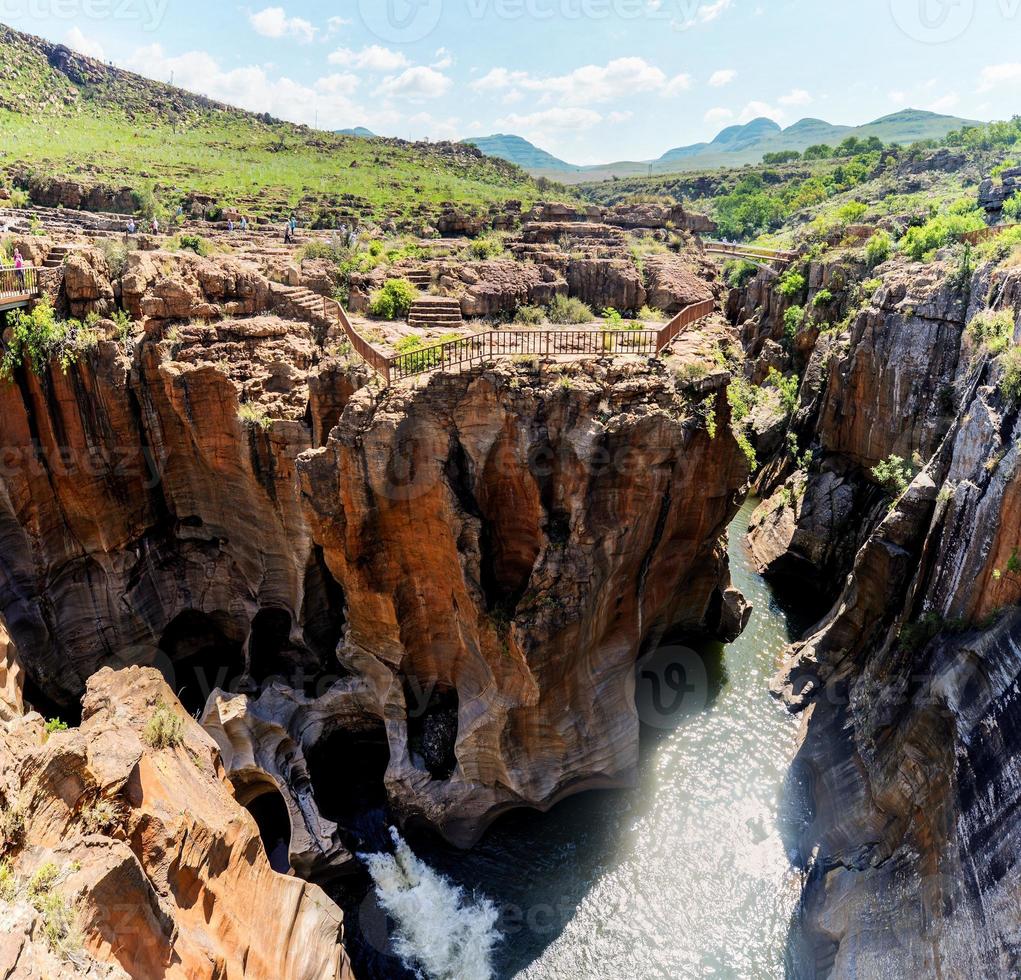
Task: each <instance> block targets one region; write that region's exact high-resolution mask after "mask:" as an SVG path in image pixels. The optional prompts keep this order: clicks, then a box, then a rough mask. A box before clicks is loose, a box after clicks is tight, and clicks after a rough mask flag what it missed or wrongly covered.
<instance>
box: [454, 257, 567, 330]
mask: <svg viewBox="0 0 1021 980" xmlns="http://www.w3.org/2000/svg"><path fill="white" fill-rule="evenodd" d="M438 275H439V286H440V289H441V290H442V291H443V292H444V293H447V294H449V295H452V296H456V297H457V298H458V299H459V300H460V303H461V313H462V314H463V315H464V316H466V317H495V316H501V315H513V314H514V313H515V312H516V311H517V309H518V307H519V306H525V305H531V306H548V305H549V304H550V303H552V302H553V300H554V298H555V297H557V296H566V295H567V283H566V282H565V281H564V279H563V278H562V277H561V276H559V275H558V274H557V273H556V272H555V271H554V270H553V269H551V268H550V267H549V266H546V265H534V264H522V263H519V262H476V263H471V264H470V265H462V264H452V263H441V264H440V266H439V268H438Z"/></svg>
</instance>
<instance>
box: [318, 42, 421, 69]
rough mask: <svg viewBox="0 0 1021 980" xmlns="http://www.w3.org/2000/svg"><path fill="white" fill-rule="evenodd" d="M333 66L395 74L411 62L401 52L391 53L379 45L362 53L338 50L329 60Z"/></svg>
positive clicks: (364, 49) (373, 45) (367, 48)
mask: <svg viewBox="0 0 1021 980" xmlns="http://www.w3.org/2000/svg"><path fill="white" fill-rule="evenodd" d="M327 61H329V63H330V64H331V65H343V66H344V67H346V68H354V69H357V70H359V71H370V72H394V71H397V70H398V69H401V68H407V67H408V66H409V65H410V64H411V62H410V61H408V59H407V58H405V57H404V55H403V54H402V53H401V52H400V51H391V50H390V49H389V48H384V47H381V46H380V45H378V44H372V45H369V46H368V47H366V48H362V50H361V51H352V50H351V49H350V48H338V49H337V50H336V51H334V52H332V53H331V54H330V56H329V57H328V58H327Z"/></svg>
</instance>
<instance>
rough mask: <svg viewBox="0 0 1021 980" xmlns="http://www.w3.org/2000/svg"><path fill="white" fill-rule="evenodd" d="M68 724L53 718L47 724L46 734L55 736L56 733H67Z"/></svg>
mask: <svg viewBox="0 0 1021 980" xmlns="http://www.w3.org/2000/svg"><path fill="white" fill-rule="evenodd" d="M66 731H67V722H66V721H62V720H61V719H60V718H51V719H50V720H49V721H48V722H46V734H47V735H53V734H54V733H56V732H66Z"/></svg>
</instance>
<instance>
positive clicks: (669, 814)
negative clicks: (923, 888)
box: [414, 501, 807, 980]
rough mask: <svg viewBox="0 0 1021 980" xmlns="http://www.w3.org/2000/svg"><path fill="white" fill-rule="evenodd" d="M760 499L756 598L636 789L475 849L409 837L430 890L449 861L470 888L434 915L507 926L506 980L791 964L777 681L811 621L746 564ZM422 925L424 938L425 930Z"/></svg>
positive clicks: (604, 796)
mask: <svg viewBox="0 0 1021 980" xmlns="http://www.w3.org/2000/svg"><path fill="white" fill-rule="evenodd" d="M754 506H755V502H754V501H749V502H748V503H747V504H746V505H745V507H744V508H743V509H742V510H741V513H740V514H739V515H738V517H737V519H736V520H735V521H734V523H733V525H732V527H731V530H730V556H731V564H732V571H733V577H734V582H735V584H736V585H737V586H738V588H740V589H741V590H742V592H743V593H744V594H745V596H746V597H747V599H748V600H749V601H750V602H751V603H752V604H753V605H754V613H753V615H752V619H751V622H750V624H749V626H748V629H747V630H746V631H745V633H744V634H743V635H742V636H741V637H740V639H738V640H737V641H736V642H734V643H732V644H729V645H727V646H723V645H720V644H714V645H703V646H701V647H700V648H699V649H698V653H699V655H700V657H701V659H702V661H703V663H704V664H705V665H706V675H705V676H706V679H707V680H708V687H707V690H708V696H707V697H703V698H702V701H701V703H699V704H698V708H699V709H700V710H698V711H696V712H693V713H689V714H688V715H687V716H686V717H685V718H684V719H683V720H682V721H681V723H680V724H677V725H676V727H672V728H670V729H669V730H664V729H663V728H662V727H659V728H647V727H646V726H644V725H643V737H642V761H641V771H640V780H639V786H638V788H637V789H636V790H632V791H628V792H611V793H588V794H584V795H582V796H578V797H574V798H572V799H569V800H567V801H566V802H564V803H562V804H561V805H559V806H558V807H556V808H555V809H554V810H553V811H552V812H550V813H548V814H536V813H529V812H520V813H512V814H509V815H507V816H506V817H504V818H502V819H501V820H500V821H498V822H497V824H496V825H494V827H493V828H492V829H491V830H490V831H489V833H488V834H487V835H486V837H485V838H484V839H483V841H482V842H481V843H480V844H479V845H478V846H477V847H476V848H475V849H474V850H472V851H471V852H469V853H462V852H459V851H456V850H454V849H451V848H447V847H444V846H442V845H438V844H436V843H435V842H434V841H433V842H429V843H426V842H424V841H423V842H418V841H416V842H414V849H415V851H416V852H417V854H418V855H419V857H420V858H423V859H424V862H425V863H424V864H423V865H422V866H423V867H425V868H428V869H429V871H428V872H427V874H428V875H429V876H430V882H429V884H430V887H431V888H433V890H435V884H436V882H434V881H432V880H431V875H432V872H438V873H439V874H442V875H443V876H446V878H447V879H449V881H450V882H451V883H453V884H455V885H456V886H459V887H460V889H461V890H462V892H463V895H462V896H461V900H460V902H458V896H457V894H456V892H455V891H454V890H453V889H448V890H447V892H446V894H447V896H448V898H449V901H448V903H447V904H448V906H450V907H449V908H447V909H446V910H445V912H444V913H443V914H444V916H445V919H443V920H441V919H440V918H439V917H438V919H437V926H439V924H440V921H446V922H448V923H449V922H452V921H463V922H464V924H465V926H464V928H465V929H466V930H467V931H468V932H471V930H472V929H474V930H475V931H476V932H477V931H478V930H479V929H480V928H485V927H491V928H492V929H493V932H494V933H496V932H498V933H500V938H499V939H498V940H497V937H496V936H495V935H492V936H490V938H491V939H493V940H496V941H495V945H494V948H493V952H492V964H493V971H494V975H495V976H496V977H499V978H501V980H503V978H508V980H509V978H519V980H579V978H586V980H603V978H605V980H630V978H634V980H639V978H640V980H653V978H664V980H681V978H689V977H690V978H703V977H712V978H723V980H729V978H742V980H748V978H763V980H766V978H769V980H774V978H778V977H782V976H783V975H784V972H785V965H784V963H785V951H786V946H787V937H788V931H789V927H790V923H791V920H792V916H793V915H794V914H795V913H796V910H797V905H798V898H799V892H800V887H801V880H800V876H799V874H798V872H797V871H796V870H795V869H794V868H793V867H792V866H791V864H790V862H789V860H788V856H787V854H786V851H785V847H784V843H783V841H782V839H781V835H780V831H779V826H780V820H779V810H780V794H781V789H782V786H783V782H784V779H785V777H786V776H787V773H788V767H789V764H790V760H791V757H792V754H793V752H794V749H795V746H796V739H797V722H796V721H795V720H794V719H792V718H791V717H790V716H788V715H787V713H786V712H785V711H784V710H783V709H782V708H781V707H780V706H779V705H778V704H776V703H775V702H774V701H773V700H772V699H771V698H770V696H769V694H768V691H767V682H768V680H769V677H770V674H771V673H772V671H773V670H774V668H775V665H776V662H777V657H778V655H779V654H780V653H781V651H782V650H783V648H784V645H785V644H786V643H788V642H789V641H790V639H792V638H793V635H794V632H795V631H800V630H801V629H803V628H804V627H805V626H806V625H807V623H806V622H804V621H799V622H794V621H793V620H794V618H795V617H792V615H791V613H790V612H789V611H785V610H784V608H782V607H781V605H780V604H779V602H778V601H777V598H776V597H775V596H774V594H773V592H772V590H771V589H770V587H769V585H768V584H767V583H766V582H765V581H764V580H763V579H762V578H761V576H759V575H758V574H756V572H755V571H754V569H753V567H752V565H751V563H750V560H749V556H748V554H747V549H746V546H745V543H744V542H745V535H746V533H747V527H748V520H749V517H750V516H751V513H752V510H753V509H754ZM440 880H442V879H440ZM430 894H432V893H430ZM426 904H427V905H428V908H429V909H430V910H434V909H436V907H437V905H438V904H442V901H441V900H439V899H437V898H436V897H435V896H433V897H432V898H430V900H429V902H428V903H426ZM422 914H426V915H428V914H431V912H430V911H425V912H423V913H422ZM487 924H488V925H487ZM422 925H423V923H418V926H419V927H420V928H419V929H418V932H419V934H420V935H421V934H423V932H424V933H429V930H428V929H425V930H423V929H421V926H422ZM442 932H443V934H448V933H449V932H450V929H449V927H445V928H444V929H443V930H442ZM447 952H448V953H449V951H447ZM459 980H460V978H459Z"/></svg>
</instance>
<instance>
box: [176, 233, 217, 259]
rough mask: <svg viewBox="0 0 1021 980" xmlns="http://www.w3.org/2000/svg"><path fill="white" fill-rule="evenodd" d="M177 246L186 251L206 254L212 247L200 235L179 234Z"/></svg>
mask: <svg viewBox="0 0 1021 980" xmlns="http://www.w3.org/2000/svg"><path fill="white" fill-rule="evenodd" d="M177 247H178V248H180V249H182V250H183V251H186V252H194V253H195V254H196V255H201V256H207V255H209V254H210V253H211V252H212V248H211V247H210V245H209V242H207V241H206V240H205V239H204V238H203V237H202V236H201V235H179V236H178V239H177Z"/></svg>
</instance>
